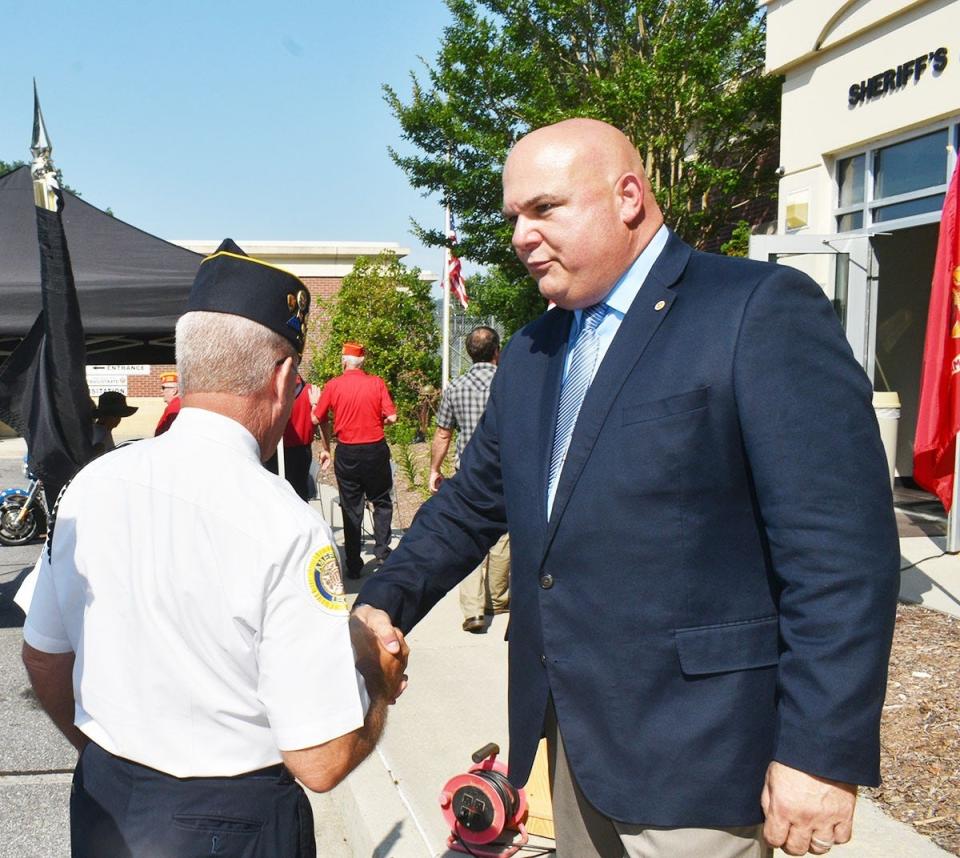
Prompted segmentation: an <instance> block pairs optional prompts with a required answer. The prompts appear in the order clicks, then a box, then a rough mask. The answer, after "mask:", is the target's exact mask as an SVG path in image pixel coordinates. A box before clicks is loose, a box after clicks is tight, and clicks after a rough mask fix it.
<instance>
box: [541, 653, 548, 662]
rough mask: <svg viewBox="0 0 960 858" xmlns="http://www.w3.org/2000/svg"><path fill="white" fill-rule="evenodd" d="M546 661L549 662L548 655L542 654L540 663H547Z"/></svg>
mask: <svg viewBox="0 0 960 858" xmlns="http://www.w3.org/2000/svg"><path fill="white" fill-rule="evenodd" d="M546 663H547V657H546V656H545V655H541V656H540V664H546Z"/></svg>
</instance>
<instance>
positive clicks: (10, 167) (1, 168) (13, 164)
mask: <svg viewBox="0 0 960 858" xmlns="http://www.w3.org/2000/svg"><path fill="white" fill-rule="evenodd" d="M26 166H27V162H26V161H0V176H5V175H6V174H7V173H12V172H13V171H14V170H18V169H19V168H20V167H26ZM57 181H58V182H59V183H60V187H61V188H63V189H64V190H67V191H70V193H71V194H74V195H75V196H78V197H79V196H82V194H81V193H80V191H78V190H76V189H75V188H71V187H70V186H69V185H68V184H67V183H66V182H64V181H63V173H62V172H60V170H57ZM108 214H110V216H111V217H112V216H113V212H111V211H109V210H108Z"/></svg>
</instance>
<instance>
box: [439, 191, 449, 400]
mask: <svg viewBox="0 0 960 858" xmlns="http://www.w3.org/2000/svg"><path fill="white" fill-rule="evenodd" d="M443 234H444V235H445V236H446V238H447V240H448V241H449V240H450V203H447V206H446V217H445V224H444V228H443ZM442 349H443V356H442V361H441V362H442V366H443V369H442V372H441V376H440V382H441V388H442V389H443V390H446V389H447V385H448V384H449V383H450V248H449V247H447V246H446V245H444V248H443V345H442Z"/></svg>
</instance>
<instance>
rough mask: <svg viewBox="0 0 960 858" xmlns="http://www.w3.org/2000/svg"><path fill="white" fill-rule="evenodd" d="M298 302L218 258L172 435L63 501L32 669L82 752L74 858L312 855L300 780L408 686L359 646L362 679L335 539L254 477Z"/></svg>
mask: <svg viewBox="0 0 960 858" xmlns="http://www.w3.org/2000/svg"><path fill="white" fill-rule="evenodd" d="M308 307H309V296H308V294H307V292H306V289H305V288H304V287H303V284H302V283H300V281H299V280H297V278H295V277H294V276H293V275H291V274H289V273H287V272H283V271H281V270H279V269H275V268H271V267H270V266H267V265H264V264H263V263H260V262H259V261H257V260H252V259H249V258H248V257H246V256H245V255H244V254H243V252H242V251H241V250H240V249H239V248H237V247H236V245H233V244H232V243H227V242H225V243H224V245H223V246H222V247H221V250H220V251H219V252H218V253H217V254H215V255H214V256H212V257H209V258H208V259H207V260H205V261H204V262H203V263H202V264H201V267H200V272H199V273H198V275H197V281H196V283H195V284H194V289H193V291H192V293H191V298H190V302H189V304H188V312H187V314H186V315H185V316H183V317H182V318H181V319H180V322H179V323H178V325H177V359H178V366H179V369H180V375H181V384H182V388H183V393H184V398H183V406H184V407H183V410H182V411H181V413H180V416H179V418H178V420H177V422H176V423H175V424H174V425H173V426H172V428H171V429H170V431H169V432H167V433H166V434H164V435H161V436H160V437H158V438H154V439H150V440H147V441H142V442H139V443H137V444H134V445H132V446H130V447H128V448H126V449H124V450H120V451H118V452H117V453H115V454H113V455H111V456H108V457H104V458H103V459H99V460H97V461H95V462H93V463H92V464H91V465H89V466H88V467H86V468H85V469H83V470H82V471H81V472H80V474H79V475H78V476H77V477H76V478H75V479H74V480H73V482H72V483H71V484H70V485H69V487H68V488H67V490H66V491H65V492H64V494H63V495H62V497H61V500H60V503H59V506H58V509H57V511H56V518H55V522H54V526H53V528H52V532H51V536H50V537H49V541H48V545H47V547H46V548H45V549H44V554H43V557H42V559H41V562H40V564H39V567H38V577H37V582H36V589H35V591H34V594H33V599H32V603H31V606H30V611H29V614H28V617H27V621H26V624H25V626H24V640H25V645H24V660H25V662H26V664H27V667H28V670H29V672H30V675H31V680H32V682H33V684H34V688H35V689H36V691H37V694H38V697H39V699H40V701H41V703H42V704H43V706H44V708H45V709H46V710H47V712H48V713H49V714H50V716H51V717H52V718H53V720H54V721H55V722H56V723H57V725H58V726H59V727H60V728H61V729H62V730H63V732H64V734H65V735H66V736H67V738H69V739H70V740H71V741H72V742H73V743H74V744H75V745H76V746H77V748H78V749H80V750H81V752H82V753H81V757H80V760H79V762H78V765H77V771H76V774H75V777H74V788H73V791H72V795H71V838H72V845H73V854H74V855H75V856H91V858H92V856H107V855H111V856H113V855H129V856H133V858H137V856H145V858H146V856H150V858H161V857H162V858H166V856H170V858H174V856H177V858H179V856H185V855H194V854H197V855H199V854H211V855H226V856H240V855H242V856H264V858H266V856H270V858H278V856H311V855H314V854H315V852H314V849H315V847H314V840H313V820H312V816H311V813H310V806H309V803H308V802H307V801H306V797H305V795H304V794H303V791H302V790H301V788H300V787H299V786H298V785H297V784H296V783H295V782H294V780H293V777H294V776H295V777H297V778H299V779H300V780H301V781H302V782H303V783H304V784H306V785H307V786H308V787H310V788H311V789H315V790H326V789H330V788H332V787H333V786H334V785H335V784H336V783H337V782H338V781H339V780H340V779H341V778H342V777H344V776H345V775H346V774H347V772H349V771H350V770H351V769H352V768H353V767H354V766H355V765H357V764H358V763H359V762H360V760H362V759H363V758H364V757H365V756H366V754H367V753H369V751H370V750H371V749H372V747H373V745H374V744H375V742H376V740H377V738H378V736H379V733H380V730H381V729H382V725H383V722H384V718H385V713H384V710H385V706H386V704H387V703H388V702H389V701H390V700H391V699H392V698H394V697H395V696H396V695H397V693H398V692H399V690H400V687H401V683H402V670H403V667H402V664H403V661H404V659H403V658H401V659H397V658H395V656H394V655H392V654H388V653H386V652H385V651H383V650H380V649H377V647H376V644H375V643H374V644H372V645H371V641H370V640H369V639H366V638H364V637H363V636H362V635H359V633H358V637H357V639H356V640H354V641H353V644H354V645H355V646H356V647H357V650H358V656H359V661H358V666H359V668H360V671H361V672H362V674H363V675H361V673H360V672H358V670H357V667H355V664H354V650H353V648H352V645H351V634H350V626H349V619H348V612H347V606H346V603H345V600H344V596H343V588H342V584H341V578H340V570H339V564H338V560H337V555H336V550H335V548H334V547H333V544H332V538H331V533H330V530H329V528H328V527H327V526H326V524H325V523H324V522H323V520H322V519H321V518H320V516H319V515H317V514H316V513H315V512H314V511H313V510H312V509H311V508H310V507H308V506H307V505H305V504H304V503H302V501H300V499H299V498H298V497H297V496H296V494H295V493H294V492H293V490H292V489H291V488H290V486H289V485H288V484H287V483H286V482H285V481H283V480H281V479H279V478H278V477H276V476H275V475H273V474H271V473H269V472H268V471H267V470H265V469H264V468H263V467H262V466H261V460H263V459H264V458H266V457H268V456H269V455H270V453H272V452H273V449H274V448H275V447H276V445H277V443H278V441H279V439H280V437H281V435H282V432H283V428H284V426H285V425H286V422H287V418H288V416H289V413H290V406H291V404H292V401H293V396H294V387H295V384H296V373H297V363H298V356H299V351H300V350H301V349H302V345H303V336H304V332H305V322H306V314H307V309H308ZM170 533H176V534H178V538H177V539H176V540H171V539H168V538H167V535H168V534H170ZM404 649H405V647H404ZM404 655H405V653H404ZM364 679H366V682H365V681H364Z"/></svg>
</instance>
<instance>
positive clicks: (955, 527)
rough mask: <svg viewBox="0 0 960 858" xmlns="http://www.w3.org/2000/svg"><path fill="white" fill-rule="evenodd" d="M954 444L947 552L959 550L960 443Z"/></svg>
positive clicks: (952, 552) (954, 552)
mask: <svg viewBox="0 0 960 858" xmlns="http://www.w3.org/2000/svg"><path fill="white" fill-rule="evenodd" d="M955 441H956V439H955ZM954 446H955V447H956V448H957V449H956V451H955V453H954V456H953V501H952V502H951V504H950V514H949V515H948V516H947V554H957V553H958V552H960V515H957V503H958V500H957V497H958V495H960V444H958V443H955V444H954Z"/></svg>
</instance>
